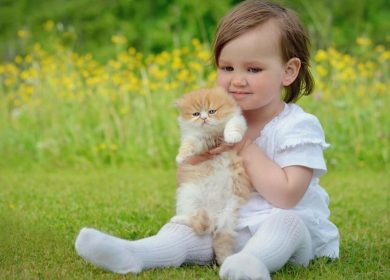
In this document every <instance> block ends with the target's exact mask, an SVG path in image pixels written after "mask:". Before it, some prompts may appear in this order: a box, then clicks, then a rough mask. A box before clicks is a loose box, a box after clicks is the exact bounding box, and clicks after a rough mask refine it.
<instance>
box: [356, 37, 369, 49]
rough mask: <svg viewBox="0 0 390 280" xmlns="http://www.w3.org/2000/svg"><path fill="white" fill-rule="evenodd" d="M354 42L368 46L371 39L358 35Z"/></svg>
mask: <svg viewBox="0 0 390 280" xmlns="http://www.w3.org/2000/svg"><path fill="white" fill-rule="evenodd" d="M356 43H357V44H358V45H359V46H364V47H366V46H370V45H371V43H372V42H371V40H370V39H369V38H367V37H358V38H357V39H356Z"/></svg>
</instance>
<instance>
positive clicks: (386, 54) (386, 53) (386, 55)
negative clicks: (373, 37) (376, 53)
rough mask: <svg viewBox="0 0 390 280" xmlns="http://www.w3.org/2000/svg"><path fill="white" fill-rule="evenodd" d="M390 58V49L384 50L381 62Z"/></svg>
mask: <svg viewBox="0 0 390 280" xmlns="http://www.w3.org/2000/svg"><path fill="white" fill-rule="evenodd" d="M389 59H390V51H384V52H383V53H382V54H381V56H380V57H379V61H380V62H381V63H384V62H386V61H387V60H389Z"/></svg>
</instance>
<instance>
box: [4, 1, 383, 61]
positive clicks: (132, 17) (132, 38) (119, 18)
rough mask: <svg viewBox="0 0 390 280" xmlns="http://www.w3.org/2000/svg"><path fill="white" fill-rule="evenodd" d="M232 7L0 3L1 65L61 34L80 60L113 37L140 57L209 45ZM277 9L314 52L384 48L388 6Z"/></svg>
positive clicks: (111, 49) (328, 4) (105, 55)
mask: <svg viewBox="0 0 390 280" xmlns="http://www.w3.org/2000/svg"><path fill="white" fill-rule="evenodd" d="M237 2H240V1H237V0H226V1H221V0H219V1H189V0H145V1H136V0H113V1H106V0H77V1H76V0H52V1H45V0H34V1H31V0H0V59H1V60H8V61H9V60H11V59H12V58H13V57H15V56H16V55H19V54H21V55H23V54H25V53H26V45H28V44H31V43H33V42H32V39H31V38H32V37H33V38H34V43H35V42H37V41H38V42H40V43H41V44H43V45H45V43H46V42H47V41H48V40H50V36H52V35H53V33H64V34H65V36H62V38H63V42H62V44H64V45H66V46H67V47H70V48H71V49H73V50H75V51H77V52H79V53H86V52H92V53H94V55H95V56H96V57H97V58H98V59H99V60H103V61H106V60H108V59H110V58H112V56H113V55H114V54H115V53H116V52H117V51H118V50H117V48H118V44H114V45H113V44H111V41H113V40H115V38H125V39H124V40H122V41H123V42H122V43H123V44H122V45H123V47H126V48H128V47H135V48H136V49H139V50H141V51H143V52H145V53H150V52H152V53H158V52H161V51H162V50H165V49H173V48H180V47H183V46H185V45H187V44H189V42H190V40H191V39H192V38H199V39H200V40H201V41H203V42H211V41H212V38H213V34H214V31H215V27H216V25H217V22H218V20H219V19H220V18H221V17H222V16H223V15H224V14H225V12H226V11H227V10H228V9H229V8H230V7H231V6H232V5H234V4H235V3H237ZM279 2H282V4H284V5H286V6H288V7H291V8H293V9H295V10H296V11H297V12H298V13H299V14H300V16H301V18H302V19H303V21H304V23H305V25H306V26H307V29H308V30H309V32H310V34H311V37H312V41H313V47H314V48H315V49H318V48H326V47H329V46H332V45H335V46H336V47H338V48H339V49H342V50H348V49H349V48H351V47H353V46H354V44H352V45H351V44H350V42H353V41H354V39H355V38H357V37H359V36H366V37H369V38H371V39H372V40H373V41H374V42H375V43H376V44H386V43H388V41H389V37H388V36H386V34H387V32H388V30H390V21H389V20H388V19H389V18H390V5H389V2H388V0H359V1H356V0H344V1H338V0H328V1H325V0H322V1H309V0H284V1H279ZM44 31H45V32H44ZM48 31H50V32H48ZM115 36H119V37H115ZM18 37H19V38H18ZM20 37H22V38H23V39H24V40H22V41H20V40H18V39H20ZM386 37H387V38H386Z"/></svg>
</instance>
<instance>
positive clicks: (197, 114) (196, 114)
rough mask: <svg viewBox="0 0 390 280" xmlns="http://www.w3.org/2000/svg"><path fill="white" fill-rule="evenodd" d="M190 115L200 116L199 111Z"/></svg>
mask: <svg viewBox="0 0 390 280" xmlns="http://www.w3.org/2000/svg"><path fill="white" fill-rule="evenodd" d="M192 116H194V117H199V116H200V113H199V112H195V113H193V114H192Z"/></svg>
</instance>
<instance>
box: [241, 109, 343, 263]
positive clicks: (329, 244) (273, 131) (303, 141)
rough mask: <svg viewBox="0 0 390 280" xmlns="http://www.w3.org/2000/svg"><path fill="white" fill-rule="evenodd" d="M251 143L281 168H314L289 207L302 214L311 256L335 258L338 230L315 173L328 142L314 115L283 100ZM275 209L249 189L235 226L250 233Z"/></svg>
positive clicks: (322, 165)
mask: <svg viewBox="0 0 390 280" xmlns="http://www.w3.org/2000/svg"><path fill="white" fill-rule="evenodd" d="M255 143H256V144H257V145H259V147H261V149H262V150H263V151H264V152H265V154H266V155H267V156H268V157H269V158H270V159H272V160H273V161H275V162H276V163H277V164H279V165H280V166H281V167H282V168H283V167H286V166H291V165H300V166H306V167H309V168H312V169H313V170H314V173H313V178H312V180H311V182H310V185H309V187H308V189H307V190H306V192H305V194H304V196H303V198H302V199H301V200H300V201H299V203H298V204H297V205H296V206H295V207H294V208H292V209H291V211H294V212H295V213H296V214H298V215H299V216H300V217H301V218H302V220H303V221H304V223H305V224H306V226H307V228H308V230H309V232H310V235H311V239H312V245H313V257H321V256H327V257H330V258H337V257H338V256H339V232H338V229H337V227H336V226H335V225H334V224H333V223H332V222H331V221H330V220H329V216H330V211H329V208H328V204H329V197H328V194H327V193H326V191H325V190H324V189H323V188H322V187H321V186H320V185H319V177H320V176H322V175H323V174H325V172H326V164H325V160H324V156H323V150H324V149H326V148H327V147H328V146H329V145H328V144H327V143H326V142H325V137H324V132H323V129H322V127H321V124H320V122H319V121H318V119H317V118H316V117H315V116H313V115H311V114H308V113H305V112H304V111H303V110H302V109H301V108H300V107H299V106H298V105H296V104H285V107H284V110H283V111H282V112H281V113H280V114H279V115H278V116H276V117H275V118H274V119H272V120H271V121H270V122H269V123H268V124H267V125H266V126H265V127H264V129H263V130H262V131H261V135H260V136H259V137H258V138H257V139H256V140H255ZM276 211H280V208H277V207H275V206H273V205H272V204H270V203H268V202H267V201H266V200H264V199H263V198H262V197H261V195H260V194H259V193H258V192H253V193H252V194H251V196H250V198H249V200H248V202H247V203H246V204H245V205H244V206H243V207H242V208H241V209H240V213H239V219H238V225H237V230H239V231H240V230H242V229H244V228H248V229H249V231H250V233H251V234H252V235H253V234H254V233H255V232H256V231H257V229H258V228H259V226H261V223H262V221H263V220H264V219H265V218H267V217H268V216H269V215H270V214H272V213H275V212H276Z"/></svg>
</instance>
